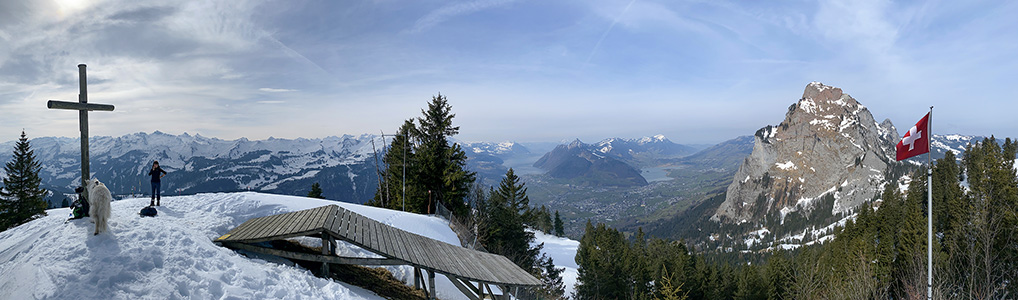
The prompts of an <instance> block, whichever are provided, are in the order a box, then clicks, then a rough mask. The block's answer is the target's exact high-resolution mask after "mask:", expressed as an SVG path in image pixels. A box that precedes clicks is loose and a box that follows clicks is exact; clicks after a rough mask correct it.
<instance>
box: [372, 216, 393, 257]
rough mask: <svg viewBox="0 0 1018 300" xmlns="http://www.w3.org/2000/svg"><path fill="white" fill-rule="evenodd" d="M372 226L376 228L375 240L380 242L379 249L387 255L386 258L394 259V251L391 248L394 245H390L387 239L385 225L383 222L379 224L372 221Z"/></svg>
mask: <svg viewBox="0 0 1018 300" xmlns="http://www.w3.org/2000/svg"><path fill="white" fill-rule="evenodd" d="M371 226H372V227H373V228H374V234H375V238H374V239H375V240H376V241H378V249H379V250H382V253H384V254H385V255H384V256H387V257H394V255H392V251H393V249H392V247H391V246H392V245H390V244H389V241H387V240H386V238H385V231H386V228H385V224H382V223H381V222H377V221H372V222H371Z"/></svg>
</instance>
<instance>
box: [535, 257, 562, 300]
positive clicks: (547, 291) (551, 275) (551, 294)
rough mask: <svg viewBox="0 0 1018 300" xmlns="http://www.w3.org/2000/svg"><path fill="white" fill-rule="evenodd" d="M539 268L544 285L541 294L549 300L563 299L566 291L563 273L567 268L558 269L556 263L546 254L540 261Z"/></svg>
mask: <svg viewBox="0 0 1018 300" xmlns="http://www.w3.org/2000/svg"><path fill="white" fill-rule="evenodd" d="M538 266H539V267H540V271H541V282H543V283H544V286H542V287H541V288H540V289H539V290H540V291H541V293H542V294H544V296H545V297H548V299H561V298H562V296H563V294H565V291H566V289H565V284H563V283H562V271H565V268H556V267H555V261H554V260H553V259H551V257H548V255H545V254H542V255H541V258H540V259H538Z"/></svg>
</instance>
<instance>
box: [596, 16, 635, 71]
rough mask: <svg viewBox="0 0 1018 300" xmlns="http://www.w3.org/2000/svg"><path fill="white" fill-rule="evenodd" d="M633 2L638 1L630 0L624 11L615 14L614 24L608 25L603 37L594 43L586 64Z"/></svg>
mask: <svg viewBox="0 0 1018 300" xmlns="http://www.w3.org/2000/svg"><path fill="white" fill-rule="evenodd" d="M633 3H636V0H631V1H629V4H626V8H623V9H622V12H620V13H619V14H618V15H617V16H615V19H614V20H612V24H611V25H608V29H605V30H604V33H602V34H601V38H599V39H597V43H595V44H594V48H593V49H590V54H588V55H587V59H586V60H584V61H583V64H584V65H587V64H589V63H590V59H591V58H593V57H594V53H597V49H598V48H601V43H602V42H604V38H606V37H608V33H610V32H611V31H612V29H613V28H615V24H618V23H619V19H621V18H622V16H623V15H625V14H626V12H627V11H629V8H630V7H632V6H633Z"/></svg>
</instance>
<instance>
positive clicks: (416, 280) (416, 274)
mask: <svg viewBox="0 0 1018 300" xmlns="http://www.w3.org/2000/svg"><path fill="white" fill-rule="evenodd" d="M414 288H415V289H419V288H421V268H418V267H414Z"/></svg>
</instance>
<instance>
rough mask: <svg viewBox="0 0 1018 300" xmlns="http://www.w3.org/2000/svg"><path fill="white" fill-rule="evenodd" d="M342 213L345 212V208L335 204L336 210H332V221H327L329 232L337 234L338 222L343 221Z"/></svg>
mask: <svg viewBox="0 0 1018 300" xmlns="http://www.w3.org/2000/svg"><path fill="white" fill-rule="evenodd" d="M344 214H346V210H345V209H343V208H341V207H339V206H336V210H335V211H334V212H333V215H332V222H331V223H329V227H328V230H329V232H331V233H332V234H333V235H338V234H339V226H340V224H342V223H343V215H344Z"/></svg>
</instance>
